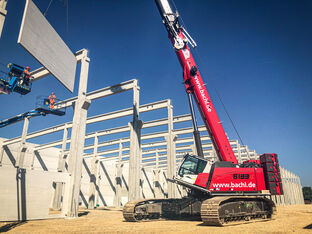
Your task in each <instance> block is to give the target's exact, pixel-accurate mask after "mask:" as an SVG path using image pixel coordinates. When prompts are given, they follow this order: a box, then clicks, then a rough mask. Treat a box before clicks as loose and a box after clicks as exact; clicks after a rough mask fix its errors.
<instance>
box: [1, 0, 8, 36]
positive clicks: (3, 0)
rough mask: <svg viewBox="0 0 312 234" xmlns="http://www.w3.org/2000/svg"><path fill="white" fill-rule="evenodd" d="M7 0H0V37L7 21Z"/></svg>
mask: <svg viewBox="0 0 312 234" xmlns="http://www.w3.org/2000/svg"><path fill="white" fill-rule="evenodd" d="M7 2H8V1H7V0H0V38H1V34H2V29H3V25H4V21H5V16H6V14H7V10H6V9H5V8H6V5H7Z"/></svg>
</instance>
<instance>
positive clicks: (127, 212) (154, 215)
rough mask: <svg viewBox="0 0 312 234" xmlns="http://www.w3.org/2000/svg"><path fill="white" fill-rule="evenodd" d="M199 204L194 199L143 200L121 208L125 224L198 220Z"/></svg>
mask: <svg viewBox="0 0 312 234" xmlns="http://www.w3.org/2000/svg"><path fill="white" fill-rule="evenodd" d="M201 202H202V201H200V200H198V199H194V198H177V199H175V198H171V199H145V200H138V201H134V202H128V203H126V204H125V205H124V207H123V216H124V218H125V220H126V221H127V222H138V221H142V220H155V219H160V218H163V219H179V218H188V219H190V218H191V219H198V220H200V206H201Z"/></svg>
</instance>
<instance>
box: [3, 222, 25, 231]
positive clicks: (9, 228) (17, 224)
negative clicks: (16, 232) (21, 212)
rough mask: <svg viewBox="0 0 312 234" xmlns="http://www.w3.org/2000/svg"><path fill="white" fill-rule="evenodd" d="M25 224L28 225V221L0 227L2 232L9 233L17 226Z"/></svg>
mask: <svg viewBox="0 0 312 234" xmlns="http://www.w3.org/2000/svg"><path fill="white" fill-rule="evenodd" d="M25 223H27V222H26V221H21V222H13V223H8V224H6V225H4V226H2V227H0V232H8V231H10V230H11V229H13V228H15V227H17V226H20V225H23V224H25Z"/></svg>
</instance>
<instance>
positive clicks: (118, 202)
mask: <svg viewBox="0 0 312 234" xmlns="http://www.w3.org/2000/svg"><path fill="white" fill-rule="evenodd" d="M121 160H122V143H121V140H119V154H118V161H117V163H116V178H115V188H116V193H115V198H114V206H115V207H117V208H119V207H120V206H121V189H122V180H121V177H122V167H123V163H122V162H121Z"/></svg>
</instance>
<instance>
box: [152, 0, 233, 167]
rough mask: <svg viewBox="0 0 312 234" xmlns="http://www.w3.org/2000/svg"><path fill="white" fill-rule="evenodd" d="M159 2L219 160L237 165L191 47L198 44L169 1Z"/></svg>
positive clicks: (185, 80)
mask: <svg viewBox="0 0 312 234" xmlns="http://www.w3.org/2000/svg"><path fill="white" fill-rule="evenodd" d="M155 2H156V5H157V7H158V10H159V12H160V15H161V17H162V20H163V23H164V25H165V27H166V30H167V31H168V36H169V39H170V40H171V42H172V45H173V47H174V49H175V52H176V55H177V56H178V59H179V62H180V64H181V66H182V69H183V80H184V84H185V89H186V92H187V93H188V94H192V95H193V97H194V99H195V101H196V104H197V107H198V109H199V112H200V114H201V116H202V119H203V121H204V123H205V125H206V128H207V131H208V133H209V135H210V138H211V141H212V143H213V145H214V147H215V150H216V152H217V155H218V158H219V160H220V161H228V162H232V163H235V164H236V163H237V159H236V157H235V155H234V152H233V150H232V147H231V145H230V142H229V140H228V139H227V136H226V135H225V132H224V129H223V126H222V124H221V122H220V120H219V117H218V115H217V112H216V110H215V108H214V106H213V103H212V101H211V98H210V96H209V94H208V91H207V89H206V87H205V84H204V82H203V80H202V77H201V75H200V73H199V71H198V68H197V65H196V63H195V60H194V58H193V56H192V53H191V50H190V48H189V46H188V44H190V45H191V46H192V47H193V48H195V47H196V43H195V41H194V40H193V39H192V38H191V36H190V35H189V34H188V33H187V31H186V30H185V29H184V28H183V27H182V26H181V25H180V23H179V14H178V12H173V11H172V8H171V7H170V4H169V2H168V1H167V0H155Z"/></svg>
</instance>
